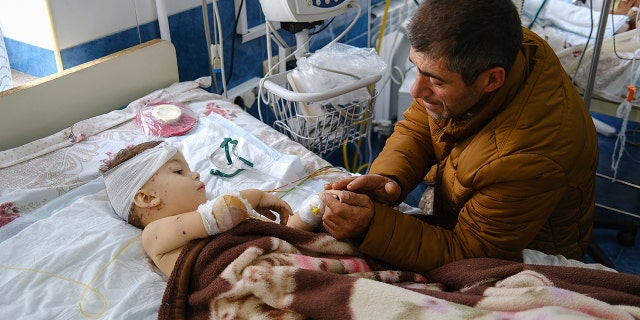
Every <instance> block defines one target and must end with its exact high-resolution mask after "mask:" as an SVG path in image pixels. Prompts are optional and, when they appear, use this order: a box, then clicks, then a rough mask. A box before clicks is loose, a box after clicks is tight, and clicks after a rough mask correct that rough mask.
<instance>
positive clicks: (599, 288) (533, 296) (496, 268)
mask: <svg viewBox="0 0 640 320" xmlns="http://www.w3.org/2000/svg"><path fill="white" fill-rule="evenodd" d="M639 294H640V276H635V275H630V274H623V273H616V272H609V271H603V270H594V269H586V268H576V267H560V266H543V265H530V264H524V263H518V262H512V261H504V260H497V259H488V258H478V259H468V260H462V261H458V262H454V263H451V264H448V265H445V266H443V267H440V268H437V269H435V270H432V271H431V272H429V273H427V274H417V273H413V272H406V271H400V270H395V269H394V268H393V267H392V266H385V265H383V264H381V263H378V262H376V261H373V260H372V259H370V258H368V257H366V256H362V255H360V254H359V253H358V252H357V250H356V249H355V248H354V247H353V246H352V245H351V244H349V243H347V242H341V241H337V240H335V239H334V238H332V237H331V236H329V235H328V234H325V233H312V232H306V231H301V230H296V229H292V228H287V227H283V226H280V225H277V224H275V223H269V222H262V221H256V220H250V221H247V222H244V223H242V224H241V225H239V226H238V227H236V228H234V229H232V230H230V231H229V232H227V233H224V234H221V235H219V236H215V237H210V238H207V239H201V240H198V241H194V242H191V243H190V244H189V245H188V246H186V247H185V248H184V249H183V251H182V253H181V257H180V258H179V260H178V262H177V264H176V267H175V269H174V271H173V274H172V275H171V277H170V279H169V281H168V285H167V288H166V290H165V293H164V297H163V301H162V305H161V308H160V312H159V319H185V318H189V319H249V318H250V319H309V318H312V319H391V318H396V319H422V318H438V319H457V318H500V319H505V318H541V319H549V318H559V317H562V318H580V319H589V318H606V319H640V295H639Z"/></svg>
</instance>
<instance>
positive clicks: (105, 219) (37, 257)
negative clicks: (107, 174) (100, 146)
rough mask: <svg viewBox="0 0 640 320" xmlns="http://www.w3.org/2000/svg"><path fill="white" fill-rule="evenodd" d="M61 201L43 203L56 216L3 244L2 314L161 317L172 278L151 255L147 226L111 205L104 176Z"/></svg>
mask: <svg viewBox="0 0 640 320" xmlns="http://www.w3.org/2000/svg"><path fill="white" fill-rule="evenodd" d="M66 201H71V205H69V206H64V205H62V204H63V203H64V202H66ZM57 205H62V206H61V207H60V206H59V207H58V208H57V210H56V208H53V206H51V205H49V206H44V207H42V208H40V209H38V210H40V211H47V212H46V213H38V214H47V213H52V214H53V215H52V216H51V217H49V218H46V219H43V220H40V221H37V222H35V223H33V224H32V225H31V226H29V227H28V228H26V229H25V230H24V231H23V232H21V233H19V234H18V235H16V236H14V237H12V238H10V239H8V240H6V241H4V242H2V243H1V244H0V269H1V271H0V272H1V273H2V277H0V288H1V289H0V291H1V292H2V293H1V296H2V299H0V309H1V310H2V314H3V316H6V317H8V318H11V319H116V318H117V319H152V318H154V317H156V316H157V310H158V308H159V302H160V301H161V299H162V294H163V292H164V288H165V286H166V282H165V279H164V278H163V276H162V275H161V274H160V273H159V272H154V267H153V265H152V264H151V263H150V261H149V260H148V258H147V257H146V256H145V253H144V251H143V250H142V245H141V243H140V230H139V229H137V228H135V227H133V226H131V225H129V224H127V223H125V222H124V221H122V220H121V219H118V218H117V216H115V213H114V212H113V211H112V210H111V207H110V205H109V203H108V200H107V198H106V193H105V192H104V186H103V183H102V181H101V180H96V181H93V182H90V183H88V184H85V185H83V186H81V187H78V188H77V189H76V190H74V192H73V193H68V194H66V195H64V196H62V197H61V199H60V203H58V204H57ZM49 210H52V211H49ZM34 213H35V212H34Z"/></svg>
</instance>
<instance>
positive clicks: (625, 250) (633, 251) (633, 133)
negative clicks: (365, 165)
mask: <svg viewBox="0 0 640 320" xmlns="http://www.w3.org/2000/svg"><path fill="white" fill-rule="evenodd" d="M592 115H593V116H594V118H597V119H599V120H601V121H603V122H605V123H608V124H610V125H612V126H614V127H615V128H620V123H621V120H620V119H617V118H615V117H609V116H606V115H602V114H599V113H592ZM627 129H628V130H627V143H626V148H625V153H624V155H623V157H622V158H621V160H620V164H619V166H618V171H617V175H616V177H617V178H618V179H620V180H624V181H627V182H630V183H632V184H635V185H636V186H637V185H640V124H639V123H636V122H630V123H629V125H628V127H627ZM598 141H599V146H600V162H599V165H598V173H599V174H603V175H606V176H609V177H612V176H613V171H612V170H611V161H612V152H613V148H614V145H615V141H616V137H605V136H602V135H598ZM383 143H384V141H383V139H380V137H378V135H377V134H376V133H373V134H372V135H371V145H372V148H371V149H372V154H373V157H372V158H375V156H376V155H377V154H378V152H379V151H380V149H381V147H382V145H383ZM352 149H355V147H354V148H351V147H350V148H348V150H350V151H351V153H349V155H350V157H351V158H348V159H352V158H353V155H352V151H353V150H352ZM324 158H325V159H327V160H328V161H329V162H331V163H332V164H333V165H334V166H340V167H360V166H361V165H360V164H356V165H355V166H354V165H353V163H351V164H347V165H346V166H345V161H344V160H343V158H344V157H343V154H342V150H341V149H338V150H335V151H333V152H331V153H329V154H327V155H324ZM360 159H361V158H360ZM348 162H351V160H349V161H348ZM365 162H366V160H365ZM416 197H417V195H416V194H414V195H413V198H414V199H415V198H416ZM411 201H415V200H407V203H411ZM596 203H597V204H598V207H597V208H596V215H597V216H598V217H600V218H603V219H605V220H608V221H611V220H622V221H623V222H624V223H626V224H637V225H638V226H637V228H640V219H639V218H637V217H633V216H629V215H627V214H623V213H618V212H614V211H611V210H609V209H605V208H602V207H601V206H607V207H612V208H614V209H618V210H623V211H626V212H629V213H632V214H635V215H640V189H638V187H632V186H628V185H625V184H622V183H620V182H612V181H611V179H610V178H603V177H598V178H596ZM638 234H639V235H638V236H637V237H635V243H634V244H633V245H632V246H625V245H622V244H621V243H620V242H619V241H618V240H617V237H618V231H617V230H612V229H599V228H595V229H594V231H593V236H592V239H593V241H594V242H595V243H597V244H598V246H599V247H600V248H601V249H602V250H603V251H604V252H605V253H606V255H607V256H608V257H609V258H610V259H611V261H612V262H613V263H614V265H615V268H616V269H617V270H618V271H620V272H625V273H632V274H637V275H640V263H639V262H640V232H638ZM584 261H585V262H594V260H593V259H592V258H591V257H589V256H588V255H587V256H585V258H584Z"/></svg>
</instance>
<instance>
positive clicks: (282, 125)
mask: <svg viewBox="0 0 640 320" xmlns="http://www.w3.org/2000/svg"><path fill="white" fill-rule="evenodd" d="M289 72H291V71H289ZM380 78H381V75H376V76H372V77H368V78H363V79H360V80H357V81H354V82H353V83H350V84H349V85H346V86H341V87H339V88H335V89H332V90H330V91H326V92H320V93H300V92H295V91H292V90H291V86H290V85H289V81H288V80H287V73H279V74H276V75H273V76H269V77H267V78H265V81H264V89H266V96H267V97H266V103H267V104H268V105H269V107H270V109H271V111H272V112H273V114H274V116H275V122H274V123H273V127H274V128H276V129H277V130H279V131H280V132H282V133H284V134H286V135H288V136H289V137H290V138H291V139H292V140H294V141H296V142H298V143H300V144H302V145H303V146H305V147H306V148H307V149H309V150H311V151H313V152H314V153H316V154H318V155H320V156H323V155H324V154H326V153H328V152H331V151H333V150H335V149H337V148H339V147H341V146H342V145H344V144H346V143H350V142H356V141H358V140H360V139H363V138H365V137H366V136H367V135H368V134H369V132H370V130H371V123H372V119H373V116H374V112H373V111H374V110H373V107H374V106H375V99H376V97H377V95H378V92H377V91H375V90H374V92H373V93H372V94H371V95H370V96H371V97H370V98H368V99H364V100H361V101H352V102H349V103H346V104H341V105H334V104H331V103H323V101H326V100H327V99H330V98H334V97H337V96H340V95H342V94H345V93H348V92H351V91H354V90H357V89H360V88H368V87H370V86H372V85H373V84H374V83H376V82H377V81H378V80H380ZM311 108H313V111H310V109H311Z"/></svg>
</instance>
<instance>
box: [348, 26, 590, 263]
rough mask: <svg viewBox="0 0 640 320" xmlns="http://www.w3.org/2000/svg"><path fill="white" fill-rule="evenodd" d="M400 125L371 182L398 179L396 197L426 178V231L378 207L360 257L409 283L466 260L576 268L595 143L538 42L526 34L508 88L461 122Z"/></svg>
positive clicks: (570, 90) (412, 118)
mask: <svg viewBox="0 0 640 320" xmlns="http://www.w3.org/2000/svg"><path fill="white" fill-rule="evenodd" d="M404 116H405V120H403V121H400V122H399V123H398V124H397V125H396V127H395V129H394V133H393V134H392V135H391V137H389V139H388V140H387V143H386V146H385V148H384V150H383V151H382V152H381V153H380V155H379V157H378V158H377V159H376V160H375V161H374V163H373V164H372V167H371V173H378V174H382V175H386V176H390V177H393V178H395V179H396V180H397V181H398V182H399V183H400V185H401V186H402V188H403V197H402V198H404V197H405V196H406V195H407V194H408V193H409V192H410V191H411V190H412V189H413V188H414V187H415V186H416V184H417V183H418V182H419V180H421V177H425V176H426V175H427V172H428V171H429V170H430V169H432V167H433V170H432V173H434V174H433V175H431V176H432V177H433V178H434V181H435V183H436V193H435V200H434V202H435V204H434V216H433V217H430V218H429V220H430V221H431V223H432V224H428V223H424V222H422V221H418V220H416V219H415V218H414V217H410V216H407V215H404V214H402V213H400V212H398V211H395V210H393V209H391V208H389V207H387V206H384V205H381V204H376V212H375V215H374V218H373V220H372V223H371V225H370V227H369V230H368V232H367V234H366V235H365V237H364V238H363V239H362V242H361V245H360V249H361V250H362V251H363V252H365V253H367V254H369V255H372V256H374V257H377V258H381V259H383V260H385V261H387V262H390V263H393V264H395V265H397V266H398V267H401V268H403V269H408V270H414V271H418V272H422V271H427V270H430V269H433V268H435V267H438V266H440V265H443V264H446V263H448V262H451V261H455V260H460V259H465V258H472V257H494V258H503V259H510V260H519V259H520V252H521V250H522V249H525V248H530V249H535V250H539V251H543V252H546V253H548V254H562V255H564V256H565V257H567V258H572V259H578V260H580V259H582V257H583V255H584V254H585V252H586V249H587V245H588V242H589V238H590V236H591V230H592V219H593V214H594V210H595V207H594V180H595V171H596V166H597V162H598V141H597V137H596V131H595V128H594V125H593V121H592V119H591V117H590V114H589V112H588V110H587V109H586V107H585V104H584V103H583V100H582V97H581V96H580V95H579V93H578V92H577V91H576V89H575V88H574V86H573V85H572V84H571V81H570V79H569V78H568V76H567V75H566V73H565V71H564V69H563V68H562V66H561V65H560V63H559V62H558V59H557V58H556V55H555V54H554V52H553V51H552V49H551V48H550V47H549V46H548V45H546V43H545V42H544V40H542V39H540V38H539V37H537V36H536V35H535V34H533V33H532V32H530V31H528V30H524V41H523V44H522V50H521V51H520V54H519V55H518V57H517V59H516V62H515V64H514V66H513V67H512V70H511V71H510V72H509V74H508V77H507V82H506V83H505V85H504V86H503V87H502V88H500V89H499V90H498V91H496V92H494V94H493V96H492V97H491V100H490V101H489V102H488V104H487V105H486V106H484V107H483V108H482V109H481V110H480V111H479V112H478V113H477V114H476V115H474V116H473V117H471V118H470V119H469V120H467V121H465V122H462V123H461V122H460V121H458V122H457V123H456V122H455V121H446V122H435V121H433V120H431V119H430V118H429V117H428V115H427V113H426V112H425V110H424V108H423V107H420V105H418V104H417V103H416V102H415V101H414V103H413V104H412V105H411V107H410V108H409V109H408V110H407V111H406V112H405V114H404ZM433 224H439V226H434V225H433Z"/></svg>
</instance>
